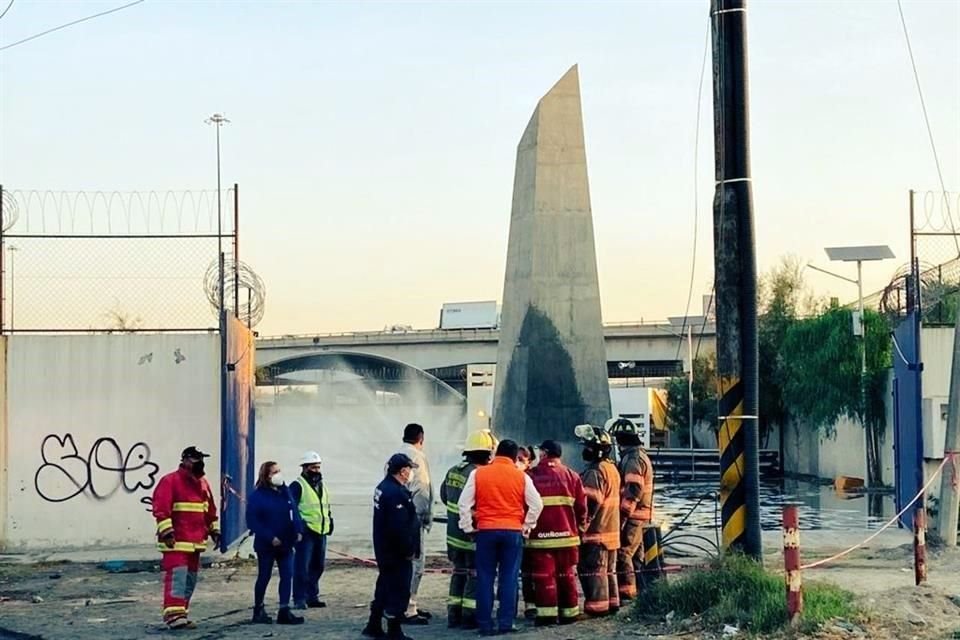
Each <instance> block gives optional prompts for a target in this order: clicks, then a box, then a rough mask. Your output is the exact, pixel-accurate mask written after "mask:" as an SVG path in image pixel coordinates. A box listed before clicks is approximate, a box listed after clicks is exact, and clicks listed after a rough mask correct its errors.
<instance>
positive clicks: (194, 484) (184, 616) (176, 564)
mask: <svg viewBox="0 0 960 640" xmlns="http://www.w3.org/2000/svg"><path fill="white" fill-rule="evenodd" d="M209 457H210V456H209V455H208V454H206V453H203V452H202V451H200V450H199V449H197V448H196V447H187V448H186V449H184V450H183V453H182V454H181V455H180V468H179V469H177V470H176V471H174V472H172V473H168V474H167V475H165V476H163V477H162V478H160V482H158V483H157V487H156V489H154V491H153V517H154V518H155V519H156V521H157V539H158V540H159V541H160V544H159V547H160V551H161V552H162V553H163V560H162V561H161V567H162V569H163V621H164V622H165V623H166V624H167V627H169V628H170V629H196V627H197V625H196V624H195V623H194V622H193V621H191V620H190V618H189V613H190V598H191V597H192V596H193V590H194V589H195V588H196V586H197V573H198V572H199V571H200V552H201V551H205V550H206V548H207V545H206V540H207V537H208V536H209V537H210V540H211V541H212V542H213V544H214V546H219V544H220V521H219V519H218V517H217V505H216V504H215V503H214V500H213V492H212V491H211V490H210V484H209V483H208V482H207V480H206V478H204V477H203V476H204V475H205V471H204V462H203V459H204V458H209Z"/></svg>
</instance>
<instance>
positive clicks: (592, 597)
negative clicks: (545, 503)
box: [574, 424, 620, 616]
mask: <svg viewBox="0 0 960 640" xmlns="http://www.w3.org/2000/svg"><path fill="white" fill-rule="evenodd" d="M574 435H576V436H577V438H578V439H579V440H580V442H582V443H583V460H584V462H586V463H587V468H586V469H584V471H583V473H582V474H581V475H580V478H581V479H582V480H583V491H584V493H586V494H587V529H586V532H585V533H584V534H583V545H581V547H580V566H579V567H578V569H579V573H580V584H582V585H583V610H584V612H586V613H587V614H589V615H592V616H603V615H607V614H609V613H616V611H617V610H618V609H619V608H620V593H619V589H618V588H617V549H619V548H620V473H619V472H618V471H617V467H616V465H615V464H613V462H611V461H610V450H611V449H612V448H613V440H612V439H611V438H610V434H609V433H607V431H606V429H603V428H602V427H595V426H593V425H589V424H582V425H580V426H578V427H577V428H576V429H575V430H574Z"/></svg>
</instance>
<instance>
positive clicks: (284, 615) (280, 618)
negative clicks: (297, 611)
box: [277, 607, 303, 624]
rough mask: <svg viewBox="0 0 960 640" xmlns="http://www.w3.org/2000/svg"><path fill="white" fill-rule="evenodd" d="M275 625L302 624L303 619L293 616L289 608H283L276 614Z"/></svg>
mask: <svg viewBox="0 0 960 640" xmlns="http://www.w3.org/2000/svg"><path fill="white" fill-rule="evenodd" d="M277 624H303V618H301V617H300V616H297V615H294V614H293V613H292V612H291V611H290V607H283V608H282V609H280V611H279V613H277Z"/></svg>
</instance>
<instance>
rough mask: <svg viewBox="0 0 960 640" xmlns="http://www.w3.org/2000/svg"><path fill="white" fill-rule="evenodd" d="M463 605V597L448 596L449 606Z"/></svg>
mask: <svg viewBox="0 0 960 640" xmlns="http://www.w3.org/2000/svg"><path fill="white" fill-rule="evenodd" d="M461 605H463V598H460V597H458V596H447V606H450V607H459V606H461Z"/></svg>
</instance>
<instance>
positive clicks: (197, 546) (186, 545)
mask: <svg viewBox="0 0 960 640" xmlns="http://www.w3.org/2000/svg"><path fill="white" fill-rule="evenodd" d="M157 549H159V550H160V551H162V552H163V553H169V552H171V551H185V552H187V553H193V552H194V551H206V550H207V545H206V544H205V543H203V542H200V543H197V542H174V543H173V547H168V546H167V545H165V544H158V545H157Z"/></svg>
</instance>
